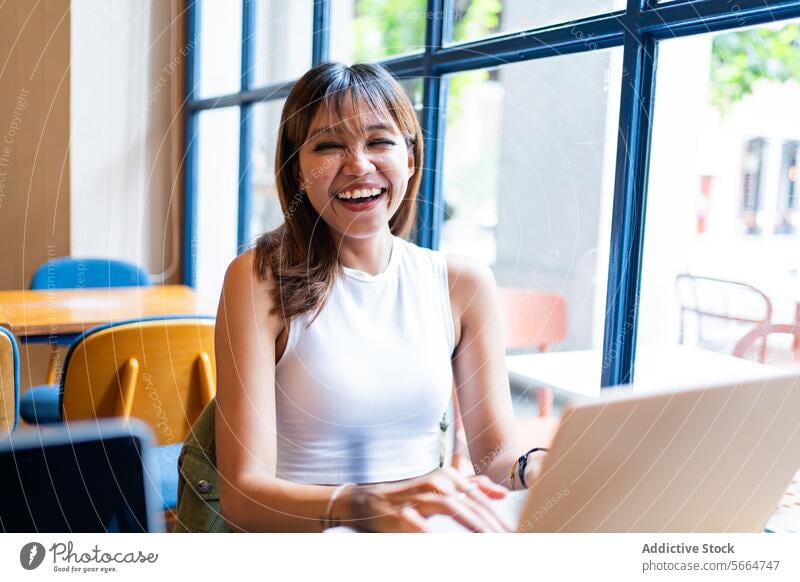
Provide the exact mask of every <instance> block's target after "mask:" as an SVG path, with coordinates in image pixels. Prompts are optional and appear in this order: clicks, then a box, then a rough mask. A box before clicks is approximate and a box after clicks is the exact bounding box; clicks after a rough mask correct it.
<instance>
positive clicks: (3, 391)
mask: <svg viewBox="0 0 800 582" xmlns="http://www.w3.org/2000/svg"><path fill="white" fill-rule="evenodd" d="M18 419H19V349H18V348H17V342H16V340H15V339H14V336H13V335H11V332H10V331H8V330H7V329H6V328H4V327H0V439H1V438H5V437H7V436H8V435H10V434H11V433H12V432H13V431H14V429H15V428H16V426H17V420H18Z"/></svg>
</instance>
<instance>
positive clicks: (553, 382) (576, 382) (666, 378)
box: [506, 345, 786, 398]
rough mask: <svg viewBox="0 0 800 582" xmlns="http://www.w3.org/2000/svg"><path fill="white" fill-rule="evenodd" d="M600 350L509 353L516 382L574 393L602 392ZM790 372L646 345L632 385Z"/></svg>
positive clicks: (666, 384) (678, 383)
mask: <svg viewBox="0 0 800 582" xmlns="http://www.w3.org/2000/svg"><path fill="white" fill-rule="evenodd" d="M601 364H602V354H601V353H600V351H599V350H581V351H571V352H547V353H542V354H524V355H514V356H508V357H507V358H506V365H507V367H508V372H509V376H510V378H511V381H512V383H514V384H515V385H519V386H522V387H523V388H530V389H534V388H549V389H551V390H553V391H556V392H567V393H569V394H571V395H574V396H579V397H588V398H597V397H599V396H600V370H601ZM785 373H786V372H785V371H783V372H782V371H781V370H780V369H779V368H774V367H772V366H765V365H764V364H759V363H757V362H753V361H750V360H744V359H742V358H735V357H733V356H729V355H727V354H721V353H719V352H712V351H709V350H703V349H700V348H696V347H692V346H682V345H663V346H642V347H641V348H640V349H639V350H638V354H637V357H636V362H635V368H634V381H633V384H632V387H633V389H634V390H635V391H646V390H660V389H668V388H688V387H692V386H699V385H704V384H705V385H713V384H722V383H725V382H743V381H747V380H758V379H763V378H769V377H774V376H779V375H784V374H785Z"/></svg>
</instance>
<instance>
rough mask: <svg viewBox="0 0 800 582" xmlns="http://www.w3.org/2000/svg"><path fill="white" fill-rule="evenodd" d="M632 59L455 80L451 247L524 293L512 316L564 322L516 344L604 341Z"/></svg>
mask: <svg viewBox="0 0 800 582" xmlns="http://www.w3.org/2000/svg"><path fill="white" fill-rule="evenodd" d="M621 60H622V51H621V49H614V50H610V51H608V50H604V51H594V52H590V53H582V54H577V55H571V56H563V57H556V58H548V59H539V60H535V61H529V62H524V63H519V64H513V65H508V66H504V67H501V68H499V69H493V70H489V71H485V70H484V71H474V72H467V73H460V74H455V75H452V76H450V77H449V78H448V81H449V96H448V112H447V131H446V134H445V138H444V139H445V152H444V156H445V158H444V177H443V178H444V193H445V223H444V226H443V231H442V240H441V248H442V250H444V251H446V252H451V253H457V254H462V255H469V256H472V257H474V258H475V259H477V260H479V261H481V262H483V263H485V264H486V265H489V266H491V268H492V270H493V271H494V274H495V277H496V279H497V282H498V285H499V286H500V287H501V288H514V289H517V290H519V291H520V292H521V293H513V292H511V291H510V290H509V291H503V292H502V293H501V297H502V298H503V301H504V311H503V313H504V314H506V315H507V317H508V319H507V321H512V320H514V319H516V320H517V321H518V322H521V326H522V327H523V328H525V329H527V330H533V331H534V332H535V331H536V330H539V329H544V328H545V327H553V326H555V328H556V329H555V332H554V333H555V335H554V336H552V337H549V338H547V339H544V340H541V341H540V340H538V339H536V337H537V336H536V333H527V332H526V333H527V335H526V334H522V335H521V336H520V337H517V338H516V339H515V338H514V337H512V334H507V336H506V347H507V348H508V349H510V350H514V351H516V350H522V351H539V350H541V349H543V348H546V349H549V350H551V351H568V350H580V349H591V348H598V349H599V348H600V347H601V345H602V338H603V329H604V322H605V288H606V280H607V270H608V269H607V265H608V250H609V238H610V234H609V232H610V225H611V210H612V201H613V181H614V160H615V152H616V136H617V131H616V127H617V122H618V111H619V92H620V79H621V64H622V63H621ZM528 301H530V302H532V303H533V304H535V305H534V306H533V307H532V306H531V303H527V302H528ZM525 303H527V304H528V306H527V307H520V306H521V305H523V304H525ZM541 305H552V308H550V307H548V308H546V309H544V310H542V309H540V308H539V307H538V306H541ZM564 308H566V321H564V320H563V319H561V317H562V314H563V309H564ZM536 311H538V312H539V315H536ZM525 318H530V319H527V320H526V319H525ZM558 321H561V323H557V322H558ZM522 336H524V337H522ZM596 382H597V386H598V387H599V385H600V375H599V369H598V370H597V380H596Z"/></svg>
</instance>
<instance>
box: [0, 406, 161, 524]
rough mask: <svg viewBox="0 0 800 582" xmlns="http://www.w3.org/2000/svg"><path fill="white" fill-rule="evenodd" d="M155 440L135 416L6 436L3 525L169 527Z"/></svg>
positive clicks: (2, 445) (0, 445)
mask: <svg viewBox="0 0 800 582" xmlns="http://www.w3.org/2000/svg"><path fill="white" fill-rule="evenodd" d="M154 442H155V441H154V438H153V434H152V431H151V430H150V428H149V427H148V426H147V425H145V424H144V423H142V422H141V421H138V420H135V419H131V421H130V422H129V423H124V422H122V421H120V420H97V421H83V422H70V423H64V424H59V425H57V426H42V427H40V428H37V429H31V430H24V429H23V430H20V431H18V432H17V433H15V434H13V435H12V436H11V437H10V438H9V439H7V440H4V441H0V475H2V479H0V531H3V532H163V531H164V520H163V515H162V513H161V511H160V510H161V501H160V496H159V493H158V486H157V484H158V483H159V476H158V463H157V460H156V458H155V456H154V455H155V449H154V446H155V445H154Z"/></svg>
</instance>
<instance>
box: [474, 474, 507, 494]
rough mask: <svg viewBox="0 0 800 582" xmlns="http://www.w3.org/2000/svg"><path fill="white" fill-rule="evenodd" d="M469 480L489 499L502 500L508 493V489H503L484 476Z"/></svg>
mask: <svg viewBox="0 0 800 582" xmlns="http://www.w3.org/2000/svg"><path fill="white" fill-rule="evenodd" d="M469 480H470V482H472V483H477V484H478V487H479V488H480V490H481V491H482V492H483V493H484V494H485V495H487V496H488V497H489V498H490V499H502V498H503V497H505V496H506V494H507V493H508V488H506V487H503V486H502V485H500V484H499V483H495V482H494V481H492V480H491V479H489V477H487V476H486V475H478V476H476V477H470V479H469Z"/></svg>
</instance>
